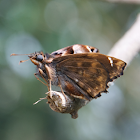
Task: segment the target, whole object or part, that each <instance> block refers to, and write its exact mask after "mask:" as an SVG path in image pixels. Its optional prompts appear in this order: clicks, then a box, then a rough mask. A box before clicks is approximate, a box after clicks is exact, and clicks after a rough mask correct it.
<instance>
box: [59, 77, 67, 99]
mask: <svg viewBox="0 0 140 140" xmlns="http://www.w3.org/2000/svg"><path fill="white" fill-rule="evenodd" d="M58 86H59V87H60V89H61V92H62V94H63V95H64V97H65V99H66V101H67V98H66V95H65V93H64V91H63V89H62V86H61V84H60V79H59V77H58Z"/></svg>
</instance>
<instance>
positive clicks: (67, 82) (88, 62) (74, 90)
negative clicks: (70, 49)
mask: <svg viewBox="0 0 140 140" xmlns="http://www.w3.org/2000/svg"><path fill="white" fill-rule="evenodd" d="M53 63H55V65H56V72H57V75H58V78H59V79H60V84H61V86H62V88H63V89H64V90H65V91H66V92H67V93H69V94H71V95H72V96H74V97H77V98H82V99H89V98H90V97H92V98H96V97H98V96H100V93H101V92H106V91H107V88H108V86H107V83H108V82H109V81H113V80H114V79H116V78H117V77H119V76H120V75H122V72H123V70H124V67H125V65H126V63H125V62H123V61H121V60H119V59H116V58H113V57H109V56H106V55H103V54H96V53H84V54H74V55H67V56H63V57H59V58H56V59H54V60H53Z"/></svg>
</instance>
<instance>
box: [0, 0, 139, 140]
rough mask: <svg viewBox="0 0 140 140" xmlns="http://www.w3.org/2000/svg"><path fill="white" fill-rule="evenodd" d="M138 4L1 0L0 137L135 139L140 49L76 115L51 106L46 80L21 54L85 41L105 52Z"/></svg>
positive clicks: (126, 26) (22, 139)
mask: <svg viewBox="0 0 140 140" xmlns="http://www.w3.org/2000/svg"><path fill="white" fill-rule="evenodd" d="M139 11H140V7H139V6H138V5H127V4H113V3H107V2H102V1H99V0H98V1H95V0H93V1H92V0H86V1H85V0H1V1H0V139H1V140H19V139H20V140H25V139H27V140H58V139H61V140H93V139H95V140H102V139H103V140H121V139H122V140H132V139H133V140H139V139H140V133H139V132H140V92H139V91H140V87H139V85H140V75H139V71H140V64H139V61H140V57H139V56H137V57H136V58H135V59H134V60H133V62H132V63H131V64H130V66H129V67H127V69H126V71H125V72H124V76H122V77H121V78H119V79H118V80H117V81H116V82H115V85H114V86H112V87H111V88H110V90H109V93H108V94H107V95H105V94H103V96H102V97H101V98H99V99H97V100H93V101H92V102H91V103H89V104H88V105H87V106H85V107H83V108H82V109H81V110H80V111H79V118H78V119H76V120H72V119H71V117H70V115H64V114H59V113H56V112H53V111H52V110H51V109H50V108H49V106H48V105H47V104H46V103H45V100H44V101H42V102H40V103H38V104H37V105H35V106H33V105H32V104H33V103H34V102H35V101H36V100H38V99H39V98H40V97H44V96H45V94H44V93H45V92H47V87H46V86H45V85H43V84H42V83H40V82H39V81H37V80H36V78H35V77H34V75H33V73H34V72H35V67H34V66H33V64H31V62H25V63H23V64H20V65H18V62H19V61H20V60H26V59H27V57H26V56H19V57H10V54H11V53H21V54H24V53H27V54H28V53H32V52H35V51H40V50H43V51H44V52H48V53H51V52H52V51H55V50H57V49H60V48H63V47H66V46H70V45H73V44H77V43H79V44H87V45H91V46H94V47H97V48H98V49H99V50H100V52H101V53H104V54H107V53H108V52H109V50H110V49H111V47H112V46H113V44H114V43H115V42H116V41H117V40H118V39H119V38H120V37H121V36H122V35H123V34H124V33H125V32H126V31H127V30H128V29H129V28H130V26H131V25H132V23H133V22H134V21H135V18H136V15H137V13H138V12H139Z"/></svg>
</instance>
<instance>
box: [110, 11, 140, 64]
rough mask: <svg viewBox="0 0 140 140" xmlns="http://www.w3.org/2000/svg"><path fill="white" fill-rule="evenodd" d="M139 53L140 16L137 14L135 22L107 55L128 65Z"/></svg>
mask: <svg viewBox="0 0 140 140" xmlns="http://www.w3.org/2000/svg"><path fill="white" fill-rule="evenodd" d="M139 51H140V14H138V16H137V19H136V22H135V23H134V24H133V25H132V27H131V28H130V29H129V30H128V31H127V32H126V33H125V34H124V36H123V37H122V38H121V39H120V40H119V41H118V42H117V43H116V44H115V45H114V47H113V48H112V49H111V51H110V52H109V54H108V55H110V56H113V57H116V58H119V59H121V60H123V61H125V62H126V63H128V64H129V63H130V62H131V61H132V59H133V58H134V57H135V56H136V54H137V53H138V52H139Z"/></svg>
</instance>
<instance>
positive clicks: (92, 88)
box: [12, 44, 126, 118]
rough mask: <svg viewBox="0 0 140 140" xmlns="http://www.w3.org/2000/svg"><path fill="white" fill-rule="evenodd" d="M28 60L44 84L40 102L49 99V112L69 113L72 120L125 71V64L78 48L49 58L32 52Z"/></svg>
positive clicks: (72, 47)
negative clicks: (34, 66) (57, 88)
mask: <svg viewBox="0 0 140 140" xmlns="http://www.w3.org/2000/svg"><path fill="white" fill-rule="evenodd" d="M12 55H16V54H12ZM28 57H29V59H30V60H31V62H32V63H33V64H35V65H36V66H37V72H36V73H35V74H34V75H35V76H36V78H37V79H38V80H39V78H38V77H41V78H43V79H44V80H45V82H46V84H47V87H48V92H47V96H46V97H45V98H43V99H48V104H49V106H50V108H51V109H52V110H54V111H56V112H60V113H70V114H71V116H72V118H77V117H78V114H77V111H78V110H79V109H80V108H81V107H82V106H84V105H86V104H87V103H88V102H89V101H91V100H92V99H94V98H95V99H96V98H98V97H100V96H101V93H102V92H107V89H108V87H109V83H110V82H112V81H113V80H114V79H117V78H118V77H120V76H121V75H123V71H124V69H125V67H126V63H125V62H124V61H122V60H120V59H117V58H114V57H111V56H107V55H104V54H100V53H99V50H98V49H97V48H95V47H92V46H88V45H81V44H75V45H72V46H68V47H65V48H63V49H60V50H57V51H55V52H52V53H51V54H48V53H45V54H44V53H43V52H35V53H31V54H29V55H28ZM21 62H24V61H21ZM51 85H55V86H58V87H60V90H61V91H53V90H52V86H51ZM40 100H42V99H40ZM40 100H39V101H40ZM37 102H38V101H37ZM37 102H36V103H37Z"/></svg>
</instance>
